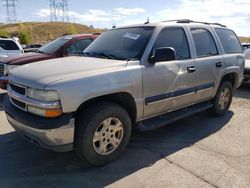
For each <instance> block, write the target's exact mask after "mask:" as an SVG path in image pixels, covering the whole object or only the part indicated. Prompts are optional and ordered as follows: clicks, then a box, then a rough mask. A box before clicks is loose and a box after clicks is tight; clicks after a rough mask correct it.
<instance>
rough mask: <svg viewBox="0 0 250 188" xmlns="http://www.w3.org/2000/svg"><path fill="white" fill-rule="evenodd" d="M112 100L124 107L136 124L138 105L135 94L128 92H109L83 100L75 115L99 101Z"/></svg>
mask: <svg viewBox="0 0 250 188" xmlns="http://www.w3.org/2000/svg"><path fill="white" fill-rule="evenodd" d="M107 101H108V102H112V103H115V104H118V105H120V106H121V107H123V108H124V109H125V110H126V111H127V113H128V114H129V116H130V117H131V122H132V124H134V123H135V122H136V118H137V107H136V103H135V100H134V98H133V96H132V95H131V94H130V93H128V92H119V93H113V94H107V95H103V96H98V97H94V98H92V99H89V100H87V101H85V102H83V103H82V104H81V105H80V106H79V107H78V109H77V111H76V113H75V117H76V118H77V116H78V115H79V113H83V112H84V111H85V110H87V109H88V107H89V106H91V105H93V104H95V103H98V102H107Z"/></svg>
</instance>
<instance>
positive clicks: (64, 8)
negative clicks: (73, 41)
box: [50, 0, 69, 22]
mask: <svg viewBox="0 0 250 188" xmlns="http://www.w3.org/2000/svg"><path fill="white" fill-rule="evenodd" d="M50 21H51V22H57V21H62V22H69V10H68V0H50Z"/></svg>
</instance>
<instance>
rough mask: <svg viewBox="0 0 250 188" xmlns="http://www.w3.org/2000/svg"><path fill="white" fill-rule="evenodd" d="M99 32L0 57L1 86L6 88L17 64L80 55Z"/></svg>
mask: <svg viewBox="0 0 250 188" xmlns="http://www.w3.org/2000/svg"><path fill="white" fill-rule="evenodd" d="M98 36H99V34H93V35H92V34H80V35H68V36H63V37H60V38H57V39H55V40H53V41H52V42H50V43H48V44H46V45H44V46H42V47H41V48H40V49H39V50H37V52H34V53H27V54H23V55H21V56H15V57H8V58H4V59H0V88H1V89H6V87H7V84H8V74H9V72H10V71H11V70H12V69H14V68H16V67H17V66H20V65H24V64H28V63H35V62H38V61H42V60H47V59H54V58H59V57H66V56H79V55H82V54H83V51H84V50H85V48H87V47H88V46H89V44H90V43H92V42H93V40H95V39H96V38H97V37H98Z"/></svg>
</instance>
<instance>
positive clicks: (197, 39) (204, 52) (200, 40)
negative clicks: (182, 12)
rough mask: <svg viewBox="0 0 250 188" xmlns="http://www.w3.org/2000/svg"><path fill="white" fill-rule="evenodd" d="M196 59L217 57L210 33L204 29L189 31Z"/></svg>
mask: <svg viewBox="0 0 250 188" xmlns="http://www.w3.org/2000/svg"><path fill="white" fill-rule="evenodd" d="M191 33H192V36H193V39H194V44H195V48H196V52H197V56H198V57H206V56H212V55H217V54H218V50H217V48H216V44H215V42H214V39H213V37H212V35H211V33H210V32H209V31H208V30H206V29H200V28H195V29H191Z"/></svg>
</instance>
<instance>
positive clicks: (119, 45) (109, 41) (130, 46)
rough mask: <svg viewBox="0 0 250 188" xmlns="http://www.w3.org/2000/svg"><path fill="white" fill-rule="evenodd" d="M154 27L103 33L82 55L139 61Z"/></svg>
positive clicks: (122, 29)
mask: <svg viewBox="0 0 250 188" xmlns="http://www.w3.org/2000/svg"><path fill="white" fill-rule="evenodd" d="M153 29H154V27H136V28H121V29H114V30H110V31H106V32H104V33H103V34H102V35H101V36H100V37H98V38H97V39H96V40H95V41H94V42H93V43H92V44H91V45H90V46H89V47H88V48H87V49H85V51H84V54H85V55H86V56H90V57H99V58H109V59H118V60H130V59H141V57H142V55H143V52H144V49H145V48H146V45H147V44H148V42H149V39H150V37H151V35H152V33H153Z"/></svg>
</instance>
